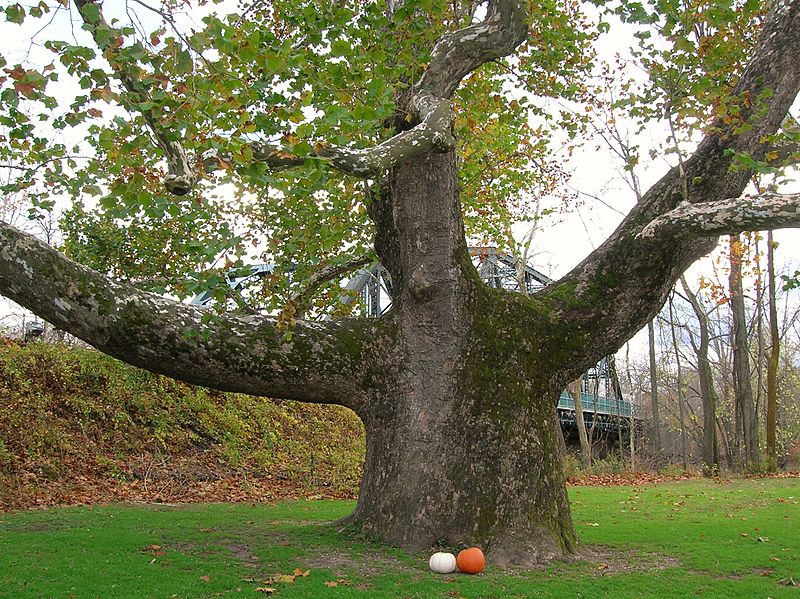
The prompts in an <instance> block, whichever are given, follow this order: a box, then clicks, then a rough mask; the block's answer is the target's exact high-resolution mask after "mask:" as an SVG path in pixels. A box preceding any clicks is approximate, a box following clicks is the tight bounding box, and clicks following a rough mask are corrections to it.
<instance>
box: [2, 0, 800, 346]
mask: <svg viewBox="0 0 800 599" xmlns="http://www.w3.org/2000/svg"><path fill="white" fill-rule="evenodd" d="M122 6H123V3H121V2H120V3H114V2H106V3H105V7H106V10H107V11H109V10H113V8H116V9H120V8H121V7H122ZM112 7H113V8H112ZM109 16H111V15H109ZM142 17H143V19H144V20H145V21H146V20H147V19H148V15H146V14H142ZM192 19H193V20H195V21H197V20H199V16H198V14H197V13H195V14H194V15H193V17H192ZM152 24H153V27H151V28H155V22H153V23H152ZM148 25H149V23H148ZM40 27H41V22H37V21H31V22H30V23H28V24H26V26H25V27H22V28H20V27H19V26H17V25H10V24H7V23H0V35H2V39H3V40H4V48H3V54H4V55H5V57H6V59H7V60H8V62H9V63H10V64H14V62H15V61H18V60H21V59H23V58H24V57H25V56H26V55H28V53H30V59H31V60H32V61H33V62H35V63H40V64H42V65H44V64H47V63H49V62H50V61H52V59H53V55H52V54H51V53H50V52H49V51H47V50H44V49H43V48H41V47H39V46H36V45H33V46H32V45H31V44H30V38H31V35H32V34H33V33H34V32H35V31H36V30H38V29H39V28H40ZM631 33H632V32H631V31H625V30H615V32H614V36H613V37H611V36H606V37H605V38H604V39H603V40H602V43H601V44H600V45H599V46H598V51H599V53H600V56H601V58H604V59H606V60H612V59H613V56H614V54H615V53H617V52H619V53H622V54H627V49H628V47H629V46H630V45H631V44H632V43H633V42H634V41H635V39H634V38H633V37H632V36H631V35H630V34H631ZM54 34H56V35H58V36H59V37H63V38H65V39H72V36H73V35H76V36H79V38H80V36H84V35H86V34H85V33H84V32H82V31H80V30H79V28H78V27H77V26H75V27H73V26H72V25H71V24H70V23H69V19H68V18H67V14H66V12H63V11H62V12H61V14H60V15H59V16H58V17H57V19H56V21H55V22H54V23H53V24H52V25H51V26H50V27H49V28H48V29H47V30H46V31H45V32H43V33H42V34H40V38H39V43H41V42H43V41H44V40H45V39H49V38H51V37H52V36H53V35H54ZM84 43H87V44H88V43H89V42H88V39H87V41H85V42H84ZM72 85H74V84H72ZM68 91H69V90H66V91H65V93H64V96H65V97H70V94H69V93H68ZM797 108H798V106H795V109H796V110H795V114H797V112H798V111H797ZM648 134H649V135H652V136H659V137H661V138H662V139H663V138H666V136H667V130H666V128H663V129H658V128H655V129H651V130H650V131H649V133H648ZM639 141H640V142H642V144H643V145H644V146H645V148H646V146H647V145H648V139H646V138H641V139H640V140H639ZM684 150H686V151H690V150H691V148H690V147H688V146H686V147H684ZM643 154H644V155H646V152H643ZM671 159H672V160H673V161H674V159H675V158H674V155H673V156H672V157H671ZM565 160H567V159H566V158H565ZM564 166H565V167H566V168H567V169H568V170H569V171H570V172H571V173H572V180H571V186H572V187H573V188H574V189H576V190H579V191H581V192H585V193H587V194H592V195H596V196H599V197H601V198H602V200H603V201H602V202H601V201H598V200H595V199H592V198H591V197H588V196H584V197H583V202H582V203H581V205H580V206H578V207H577V208H575V209H573V210H572V211H571V212H570V213H568V214H566V215H562V216H561V217H560V219H561V220H560V222H558V223H553V222H549V223H548V222H545V223H544V226H543V227H542V228H541V230H540V231H539V232H538V233H537V235H536V238H535V243H534V252H535V253H534V260H533V266H534V267H536V268H537V269H539V270H541V271H543V272H545V273H548V274H550V275H551V276H553V277H558V276H560V275H563V274H565V273H566V272H568V271H569V270H570V269H571V268H572V267H573V266H575V265H576V264H578V263H579V262H580V261H581V260H582V259H583V258H584V257H585V256H586V255H588V254H589V253H590V252H591V251H592V250H593V249H595V248H596V247H597V246H599V245H600V244H601V243H602V242H603V241H604V240H605V239H606V238H607V237H608V235H609V234H610V233H611V232H612V231H613V230H614V228H615V227H616V226H617V225H618V224H619V222H620V220H621V219H622V218H623V215H624V214H625V213H627V211H628V210H629V209H630V208H631V207H632V206H633V205H634V203H635V198H634V196H633V193H632V192H631V191H630V189H629V188H628V187H627V185H626V184H625V183H624V181H623V179H622V177H621V173H620V168H621V164H620V163H619V162H618V161H617V160H615V159H613V158H612V156H611V155H610V152H608V151H606V150H605V149H603V150H601V151H597V150H596V149H595V144H593V143H590V144H587V145H586V146H584V147H583V148H578V149H577V150H576V151H575V152H574V154H573V156H572V158H571V159H569V160H568V161H567V162H565V165H564ZM670 166H671V164H670V163H669V162H668V161H667V159H666V158H665V159H663V160H658V159H656V160H653V161H651V162H649V163H646V164H642V165H640V166H639V167H637V174H638V175H639V177H640V179H641V182H642V187H643V189H645V190H646V189H647V188H649V187H650V185H652V184H653V183H654V182H656V181H657V180H658V179H659V178H660V177H661V176H662V175H663V174H664V173H665V172H666V171H667V170H668V168H670ZM782 191H786V192H797V191H800V183H798V180H797V177H795V181H794V182H793V183H792V184H791V185H790V186H788V187H786V188H785V189H783V190H782ZM519 230H520V232H521V231H522V228H520V229H519ZM775 237H776V240H777V241H778V242H779V243H780V248H779V250H778V253H777V257H778V260H779V262H780V263H783V264H785V263H788V264H790V265H791V266H793V267H796V265H797V263H798V262H797V259H796V257H798V256H800V232H798V231H797V230H791V229H789V230H784V231H778V232H776V235H775ZM708 264H709V263H708V260H707V259H706V260H705V261H700V262H699V263H698V264H697V265H695V267H693V268H692V269H691V271H690V277H694V278H696V277H697V276H698V275H699V274H700V273H704V272H705V273H706V274H708V273H709V267H708ZM9 312H14V313H20V312H21V310H20V309H19V308H18V307H12V306H10V305H9V302H7V301H0V318H2V317H3V315H7V314H8V313H9ZM645 347H646V338H645V339H643V338H642V336H641V335H639V336H637V337H636V339H635V340H634V342H633V345H632V352H633V353H634V354H638V355H642V354H643V353H644V351H645V350H644V348H645Z"/></svg>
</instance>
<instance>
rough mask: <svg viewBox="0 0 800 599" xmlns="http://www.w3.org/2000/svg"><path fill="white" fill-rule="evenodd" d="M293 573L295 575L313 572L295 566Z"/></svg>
mask: <svg viewBox="0 0 800 599" xmlns="http://www.w3.org/2000/svg"><path fill="white" fill-rule="evenodd" d="M293 574H294V575H295V576H308V575H309V574H311V570H301V569H300V568H295V569H294V572H293Z"/></svg>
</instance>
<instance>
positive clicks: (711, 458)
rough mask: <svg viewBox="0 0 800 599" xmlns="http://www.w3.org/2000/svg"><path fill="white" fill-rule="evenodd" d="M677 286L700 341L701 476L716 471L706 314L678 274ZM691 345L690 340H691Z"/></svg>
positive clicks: (714, 410)
mask: <svg viewBox="0 0 800 599" xmlns="http://www.w3.org/2000/svg"><path fill="white" fill-rule="evenodd" d="M681 285H682V287H683V291H684V293H686V297H687V298H688V299H689V303H690V304H691V306H692V310H694V314H695V316H696V317H697V323H698V325H699V329H700V343H699V344H697V345H696V346H695V347H694V351H695V354H696V356H697V376H698V378H699V379H700V398H701V400H702V402H703V475H704V476H716V475H717V474H719V444H718V441H717V403H718V402H717V392H716V390H715V389H714V375H713V373H712V372H711V361H710V360H709V358H708V347H709V325H708V314H706V311H705V308H704V307H703V305H702V304H701V303H700V300H699V299H698V298H697V296H696V295H695V293H694V292H693V291H692V290H691V289H689V285H688V284H687V283H686V279H685V278H684V277H683V276H681ZM693 345H694V343H693Z"/></svg>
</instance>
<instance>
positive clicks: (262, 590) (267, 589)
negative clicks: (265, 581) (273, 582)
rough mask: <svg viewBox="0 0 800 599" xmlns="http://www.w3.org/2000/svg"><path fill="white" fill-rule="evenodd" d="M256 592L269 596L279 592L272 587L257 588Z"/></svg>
mask: <svg viewBox="0 0 800 599" xmlns="http://www.w3.org/2000/svg"><path fill="white" fill-rule="evenodd" d="M256 591H257V592H259V593H266V594H267V595H271V594H272V593H277V592H278V591H277V589H273V588H272V587H256Z"/></svg>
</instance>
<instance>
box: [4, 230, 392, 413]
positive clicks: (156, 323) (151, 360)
mask: <svg viewBox="0 0 800 599" xmlns="http://www.w3.org/2000/svg"><path fill="white" fill-rule="evenodd" d="M0 294H2V295H4V296H5V297H8V298H9V299H12V300H13V301H15V302H17V303H18V304H20V305H22V306H24V307H26V308H28V309H29V310H31V311H33V312H34V313H35V314H37V315H39V316H40V317H42V318H44V319H45V320H47V321H49V322H50V323H52V324H53V325H54V326H56V327H57V328H59V329H63V330H65V331H67V332H69V333H71V334H73V335H75V336H76V337H79V338H80V339H83V340H84V341H86V342H87V343H89V344H91V345H93V346H94V347H96V348H97V349H99V350H101V351H103V352H105V353H107V354H109V355H112V356H114V357H116V358H119V359H120V360H123V361H125V362H128V363H129V364H133V365H135V366H139V367H141V368H145V369H147V370H150V371H152V372H157V373H161V374H165V375H167V376H171V377H174V378H177V379H180V380H183V381H186V382H189V383H193V384H198V385H203V386H206V387H212V388H215V389H220V390H223V391H236V392H242V393H249V394H252V395H259V396H266V397H273V398H276V399H294V400H299V401H307V402H314V403H335V404H340V405H345V406H348V407H351V408H353V409H355V410H356V411H358V409H359V407H360V397H361V384H362V380H361V379H362V377H363V376H366V375H365V372H366V369H368V368H369V367H370V363H371V362H370V361H371V357H372V356H373V355H374V353H375V352H373V351H371V350H370V349H369V347H370V345H371V343H373V341H374V339H375V338H377V337H378V334H377V332H376V327H378V326H379V323H378V322H377V320H368V319H338V320H335V321H326V322H308V321H303V320H295V321H294V322H293V323H291V325H289V326H290V328H289V329H288V330H287V329H285V328H281V326H279V324H278V321H277V319H276V318H272V317H266V316H260V315H235V314H222V315H217V314H215V313H213V312H211V311H209V310H207V309H203V308H200V307H198V306H192V305H187V304H182V303H180V302H175V301H171V300H168V299H165V298H163V297H160V296H158V295H155V294H152V293H147V292H144V291H141V290H139V289H137V288H136V287H134V286H133V285H128V284H123V283H118V282H115V281H112V280H111V279H109V278H107V277H106V276H104V275H102V274H100V273H98V272H96V271H93V270H91V269H89V268H87V267H85V266H82V265H80V264H77V263H75V262H73V261H71V260H69V259H67V258H66V257H65V256H63V255H62V254H60V253H59V252H57V251H55V250H54V249H52V248H51V247H49V246H48V245H47V244H45V243H43V242H42V241H40V240H38V239H36V238H35V237H33V236H32V235H29V234H27V233H24V232H22V231H19V230H18V229H16V228H14V227H12V226H11V225H8V224H6V223H3V222H2V221H0Z"/></svg>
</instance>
